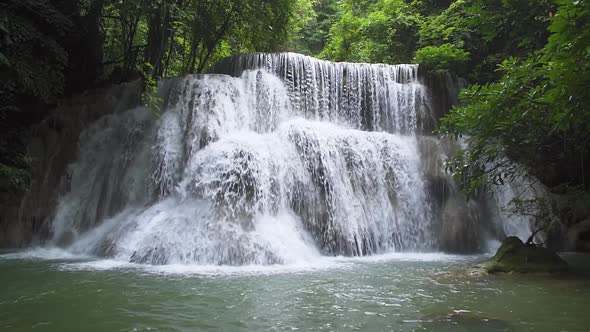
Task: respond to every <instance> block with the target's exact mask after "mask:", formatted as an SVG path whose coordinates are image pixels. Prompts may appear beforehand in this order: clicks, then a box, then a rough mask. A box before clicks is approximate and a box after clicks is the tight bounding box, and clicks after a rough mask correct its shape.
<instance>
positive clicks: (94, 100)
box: [0, 81, 142, 248]
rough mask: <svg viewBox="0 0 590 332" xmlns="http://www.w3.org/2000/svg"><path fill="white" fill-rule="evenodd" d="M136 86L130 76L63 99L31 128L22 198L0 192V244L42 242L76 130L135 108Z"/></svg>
mask: <svg viewBox="0 0 590 332" xmlns="http://www.w3.org/2000/svg"><path fill="white" fill-rule="evenodd" d="M141 89H142V85H141V82H139V81H136V82H132V83H125V84H121V85H116V86H112V87H110V88H107V89H102V90H96V91H89V92H86V93H84V94H82V95H79V96H75V97H72V98H70V99H68V100H63V101H62V102H61V104H60V106H59V107H57V108H56V109H54V110H51V111H50V112H49V115H48V117H47V118H46V119H45V120H44V121H42V122H41V123H39V124H38V125H36V126H34V127H32V128H31V130H30V136H31V138H30V140H29V142H28V147H27V150H28V151H27V154H28V156H29V157H30V158H31V179H32V180H31V184H30V188H29V190H28V192H26V193H24V195H23V197H11V198H10V199H5V198H4V197H0V247H8V248H15V247H23V246H26V245H30V244H35V243H42V242H43V241H44V240H45V239H46V238H48V237H49V236H50V234H49V233H50V223H51V220H52V219H53V215H54V211H55V207H56V206H57V204H58V199H59V197H60V195H61V194H62V193H64V192H65V191H67V190H68V187H69V185H70V183H69V175H68V169H67V167H68V165H69V164H70V163H71V162H73V161H74V160H75V159H76V157H77V150H78V149H77V148H78V141H79V136H80V133H82V131H83V130H85V129H86V128H88V127H89V126H90V125H91V124H92V123H94V122H95V121H96V120H97V119H99V118H101V117H102V116H104V115H107V114H111V113H117V112H121V111H123V110H126V109H130V108H133V107H137V106H138V105H139V104H140V101H141Z"/></svg>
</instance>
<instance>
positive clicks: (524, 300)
mask: <svg viewBox="0 0 590 332" xmlns="http://www.w3.org/2000/svg"><path fill="white" fill-rule="evenodd" d="M481 259H482V257H460V256H445V255H438V254H397V255H387V256H379V257H371V258H364V259H344V258H333V259H325V260H321V261H317V262H315V263H313V264H309V265H305V266H289V267H284V266H282V267H281V266H279V267H256V266H253V267H242V268H229V267H202V266H192V267H191V266H165V267H146V266H139V265H129V264H124V263H120V262H114V261H100V260H92V259H90V258H88V259H80V258H75V257H69V256H68V255H66V254H65V253H60V252H55V251H40V250H37V251H35V252H12V253H4V254H3V255H0V285H2V288H1V289H0V329H4V330H9V331H205V330H211V331H291V330H293V331H294V330H298V331H310V330H314V331H355V330H358V331H590V282H589V281H588V280H590V279H589V278H588V276H589V273H588V272H589V271H588V269H586V268H584V266H590V264H588V262H589V261H590V260H589V259H588V257H587V256H567V259H568V260H569V261H571V262H573V263H574V266H576V269H575V272H574V273H573V274H572V275H570V276H567V277H564V276H561V277H548V276H514V275H502V276H488V275H479V274H476V273H473V271H472V270H470V269H469V267H470V266H471V265H472V264H473V263H475V262H477V261H479V260H481ZM580 266H581V267H580Z"/></svg>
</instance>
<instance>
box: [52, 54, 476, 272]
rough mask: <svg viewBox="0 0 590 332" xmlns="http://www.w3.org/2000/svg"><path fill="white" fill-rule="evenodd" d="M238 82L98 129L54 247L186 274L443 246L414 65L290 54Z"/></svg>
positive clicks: (217, 78)
mask: <svg viewBox="0 0 590 332" xmlns="http://www.w3.org/2000/svg"><path fill="white" fill-rule="evenodd" d="M236 66H237V67H236ZM260 67H262V68H263V69H261V70H258V69H255V68H260ZM236 68H240V69H239V70H238V69H236ZM244 69H253V70H245V71H243V70H244ZM231 70H232V71H236V72H237V71H239V72H242V71H243V74H241V75H240V76H239V77H231V76H226V75H200V76H189V77H185V78H182V79H178V80H175V81H173V82H171V84H172V87H171V89H170V93H169V96H167V100H168V101H167V105H166V107H165V109H164V110H163V113H162V115H161V117H160V118H159V119H157V118H156V117H154V116H153V115H151V114H150V113H149V112H147V111H146V110H144V109H134V110H129V111H126V112H123V113H118V114H113V115H110V116H107V117H105V118H103V119H101V120H100V121H98V122H97V123H95V124H94V125H93V126H92V127H91V128H89V129H88V130H87V131H85V132H84V133H83V134H82V136H81V139H80V155H79V159H78V160H77V161H76V162H75V163H74V164H72V165H70V167H69V174H68V177H69V178H70V185H71V190H70V191H69V192H68V193H67V194H65V195H64V196H63V197H61V199H60V203H59V206H58V208H57V212H56V216H55V218H54V222H53V224H52V231H53V244H54V245H59V246H62V247H66V248H67V249H68V251H69V252H72V253H75V254H81V255H93V256H100V257H105V258H109V259H114V260H117V261H125V262H132V263H147V264H156V265H159V264H169V265H175V266H177V265H201V266H210V265H220V264H223V265H252V264H254V265H268V264H290V265H298V264H306V263H308V262H311V261H317V260H320V259H322V256H324V255H329V256H339V255H345V256H362V255H372V254H384V253H390V252H400V251H405V252H408V251H410V252H416V251H437V250H440V249H441V248H440V247H439V245H438V240H437V229H440V227H441V226H440V225H439V224H438V223H439V222H440V219H441V217H440V215H441V213H439V212H440V211H435V207H434V204H433V203H432V195H433V193H432V192H431V191H430V189H429V185H428V183H429V181H430V180H429V179H428V178H427V176H426V174H425V165H423V161H422V160H423V157H424V156H423V153H424V152H423V151H420V148H419V144H418V136H417V135H419V134H421V133H422V131H423V128H422V126H423V124H424V123H425V121H427V120H425V119H428V118H429V117H431V115H430V114H429V110H430V107H429V106H428V100H429V98H428V91H427V89H426V88H425V87H424V86H423V85H422V84H421V83H420V82H419V81H418V77H417V66H413V65H399V66H386V65H367V64H360V65H355V64H334V63H329V62H325V61H318V60H315V59H312V58H308V57H303V56H300V55H294V54H277V55H251V56H249V57H244V58H239V59H238V60H237V61H235V62H234V63H233V67H232V69H231ZM234 74H235V72H234ZM277 75H278V76H277ZM429 167H430V166H429ZM447 214H448V213H447ZM451 222H452V221H451ZM437 225H438V226H437ZM444 227H448V226H444ZM461 238H464V237H461ZM471 240H472V241H478V240H479V239H477V238H473V239H471ZM443 249H444V248H443Z"/></svg>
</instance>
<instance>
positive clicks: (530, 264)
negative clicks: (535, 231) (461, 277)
mask: <svg viewBox="0 0 590 332" xmlns="http://www.w3.org/2000/svg"><path fill="white" fill-rule="evenodd" d="M483 268H484V269H485V270H486V271H487V272H488V273H496V272H506V273H508V272H515V273H557V272H565V271H567V270H568V265H567V263H566V262H565V261H564V260H563V259H561V257H559V256H558V255H557V254H556V253H554V252H553V251H551V250H549V249H547V248H543V247H539V246H536V245H527V244H524V243H523V242H522V241H521V240H520V239H519V238H517V237H514V236H512V237H509V238H507V239H506V240H504V242H502V245H501V246H500V248H499V249H498V252H496V255H494V257H492V258H490V260H488V261H487V262H485V263H484V264H483Z"/></svg>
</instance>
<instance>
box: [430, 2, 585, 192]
mask: <svg viewBox="0 0 590 332" xmlns="http://www.w3.org/2000/svg"><path fill="white" fill-rule="evenodd" d="M549 31H550V32H551V36H550V38H549V41H548V43H547V45H546V46H545V47H544V48H543V49H542V50H540V51H538V52H535V53H533V54H531V55H530V56H528V57H527V58H526V59H524V60H521V59H517V58H508V59H506V60H505V61H504V62H503V63H502V64H501V65H500V66H499V70H500V72H501V73H502V74H503V75H502V77H501V79H500V81H499V82H497V83H490V84H484V85H477V84H476V85H474V86H472V87H470V88H468V89H466V90H465V91H463V93H462V94H461V101H462V106H460V107H456V108H455V109H453V111H452V112H451V113H450V114H449V115H448V116H447V117H446V118H445V119H443V123H442V128H441V130H442V132H444V133H446V134H450V135H453V136H455V137H458V136H460V135H467V136H466V137H467V144H468V149H467V151H465V152H464V153H463V154H462V155H461V156H458V157H457V158H455V159H454V160H452V163H451V165H450V168H452V169H453V170H454V171H455V172H456V174H457V175H461V176H462V178H465V179H468V180H467V181H465V184H466V190H467V191H475V190H478V188H481V187H482V186H483V185H484V184H494V183H503V182H505V181H510V180H511V179H512V178H514V177H515V176H517V175H518V174H519V172H521V168H520V167H519V166H518V165H523V166H524V170H526V171H528V172H530V173H532V174H533V175H535V176H537V177H538V178H540V179H541V180H542V182H543V183H545V184H547V185H550V186H555V185H559V184H562V183H571V184H572V185H578V184H579V185H582V186H583V187H585V188H588V183H586V182H585V177H586V176H587V174H588V166H587V162H586V163H584V161H585V160H587V159H588V155H589V150H588V149H589V146H590V144H589V143H590V141H589V138H588V135H587V133H588V132H589V130H590V128H589V126H590V110H589V109H588V106H587V104H585V103H584V102H583V101H584V100H587V98H588V94H589V93H588V90H587V87H588V86H590V65H589V61H588V60H589V59H590V48H588V45H590V4H589V2H588V1H576V2H571V1H567V0H560V1H559V7H558V10H557V13H556V15H555V16H554V17H553V18H552V20H551V25H550V26H549Z"/></svg>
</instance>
